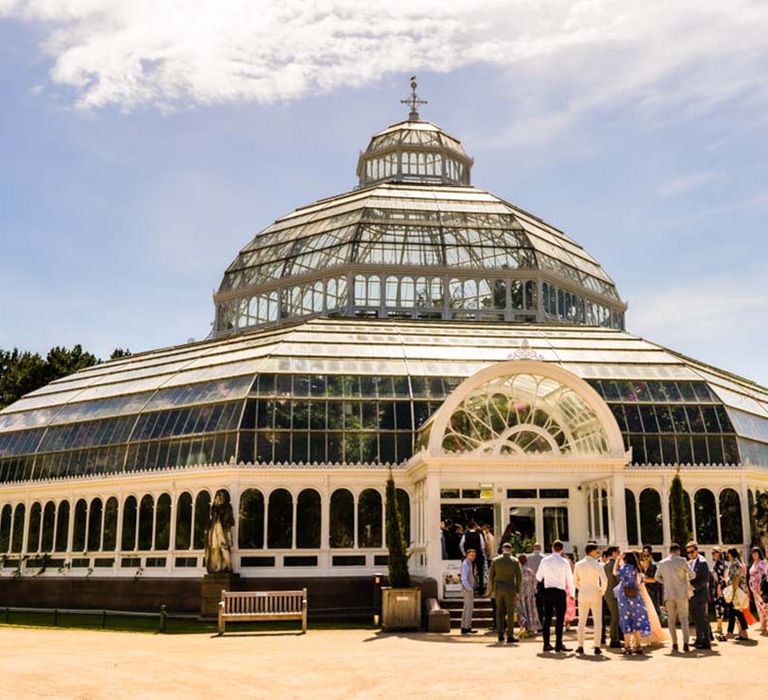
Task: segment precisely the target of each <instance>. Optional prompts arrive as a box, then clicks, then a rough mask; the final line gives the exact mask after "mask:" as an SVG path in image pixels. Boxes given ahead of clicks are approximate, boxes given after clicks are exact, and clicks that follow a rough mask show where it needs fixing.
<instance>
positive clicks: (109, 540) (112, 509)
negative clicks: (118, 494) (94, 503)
mask: <svg viewBox="0 0 768 700" xmlns="http://www.w3.org/2000/svg"><path fill="white" fill-rule="evenodd" d="M116 545H117V499H116V498H114V497H112V498H110V499H108V500H107V505H106V506H105V508H104V542H103V544H102V549H103V550H104V551H105V552H114V551H115V546H116Z"/></svg>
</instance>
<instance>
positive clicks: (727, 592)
mask: <svg viewBox="0 0 768 700" xmlns="http://www.w3.org/2000/svg"><path fill="white" fill-rule="evenodd" d="M723 600H725V602H726V603H732V602H733V586H732V585H731V584H728V585H727V586H726V587H725V589H724V590H723Z"/></svg>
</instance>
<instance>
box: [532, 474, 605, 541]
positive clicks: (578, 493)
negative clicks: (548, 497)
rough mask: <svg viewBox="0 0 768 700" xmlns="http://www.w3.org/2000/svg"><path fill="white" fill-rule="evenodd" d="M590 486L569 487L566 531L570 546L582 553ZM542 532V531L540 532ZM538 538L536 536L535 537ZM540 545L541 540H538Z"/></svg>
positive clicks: (586, 533) (585, 538)
mask: <svg viewBox="0 0 768 700" xmlns="http://www.w3.org/2000/svg"><path fill="white" fill-rule="evenodd" d="M591 489H592V486H591V485H590V486H579V487H578V488H575V489H571V497H570V498H569V501H568V531H569V535H568V536H569V537H570V540H571V546H573V547H578V550H579V553H581V554H583V552H584V546H585V545H586V543H587V537H588V536H589V533H588V530H589V524H588V523H589V508H590V501H591V499H590V498H588V497H587V490H589V491H590V492H591ZM542 534H543V532H542ZM537 539H538V537H537ZM540 541H541V543H542V545H543V544H544V541H543V540H540Z"/></svg>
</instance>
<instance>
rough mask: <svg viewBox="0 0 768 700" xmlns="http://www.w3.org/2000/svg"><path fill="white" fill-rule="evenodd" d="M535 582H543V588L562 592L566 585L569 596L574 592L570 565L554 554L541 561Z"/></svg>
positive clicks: (560, 556)
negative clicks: (557, 589) (556, 589)
mask: <svg viewBox="0 0 768 700" xmlns="http://www.w3.org/2000/svg"><path fill="white" fill-rule="evenodd" d="M536 580H537V581H544V588H559V589H560V590H563V591H564V590H566V584H567V586H568V590H569V591H570V592H571V595H573V593H574V591H575V586H574V585H573V572H572V571H571V565H570V564H569V563H568V562H567V561H566V560H565V559H564V558H563V557H562V555H560V554H555V553H554V552H553V553H552V554H550V555H548V556H546V557H544V558H543V559H542V560H541V564H539V570H538V571H537V572H536Z"/></svg>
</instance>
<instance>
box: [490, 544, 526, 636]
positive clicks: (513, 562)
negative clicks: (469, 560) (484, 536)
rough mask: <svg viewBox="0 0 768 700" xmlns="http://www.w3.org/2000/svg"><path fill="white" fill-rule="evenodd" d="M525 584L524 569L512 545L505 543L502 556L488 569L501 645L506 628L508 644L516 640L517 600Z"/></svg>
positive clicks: (502, 546)
mask: <svg viewBox="0 0 768 700" xmlns="http://www.w3.org/2000/svg"><path fill="white" fill-rule="evenodd" d="M522 582H523V569H522V567H521V566H520V562H519V561H517V559H516V558H515V557H513V556H512V545H511V544H510V543H509V542H504V544H502V545H501V554H500V555H499V556H498V557H495V558H494V559H493V561H492V562H491V568H490V569H488V595H490V596H493V597H494V599H495V601H496V633H497V635H498V638H499V643H502V642H503V641H504V627H505V623H506V628H507V643H508V644H514V643H516V642H517V639H515V598H516V597H517V594H518V592H519V591H520V585H521V584H522Z"/></svg>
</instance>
